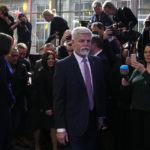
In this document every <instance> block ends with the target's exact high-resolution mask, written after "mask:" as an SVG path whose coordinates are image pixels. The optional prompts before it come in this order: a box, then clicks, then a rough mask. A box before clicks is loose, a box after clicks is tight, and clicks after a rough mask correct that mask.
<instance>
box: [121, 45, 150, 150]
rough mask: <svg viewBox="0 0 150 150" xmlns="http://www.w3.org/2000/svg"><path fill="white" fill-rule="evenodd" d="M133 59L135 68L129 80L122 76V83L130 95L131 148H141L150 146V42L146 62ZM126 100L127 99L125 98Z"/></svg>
mask: <svg viewBox="0 0 150 150" xmlns="http://www.w3.org/2000/svg"><path fill="white" fill-rule="evenodd" d="M130 59H131V66H132V67H133V68H135V70H134V72H133V73H132V75H131V77H130V79H129V81H127V80H126V79H125V78H122V85H123V87H124V92H126V96H128V97H129V96H130V101H131V102H130V122H129V124H128V125H129V126H128V129H130V130H129V132H130V133H129V134H130V138H129V147H128V149H129V150H133V149H136V150H141V149H145V150H146V149H147V148H148V147H150V143H149V135H150V128H149V126H150V120H149V118H150V102H149V99H150V92H149V91H150V44H149V43H148V44H146V45H145V49H144V62H145V63H144V64H141V63H139V62H138V61H137V60H136V59H133V58H132V57H131V58H130ZM124 100H126V99H124Z"/></svg>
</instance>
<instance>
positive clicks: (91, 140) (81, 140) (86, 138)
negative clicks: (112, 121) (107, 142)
mask: <svg viewBox="0 0 150 150" xmlns="http://www.w3.org/2000/svg"><path fill="white" fill-rule="evenodd" d="M69 150H97V123H96V118H95V114H94V112H90V115H89V124H88V127H87V130H86V132H85V133H84V134H83V135H82V136H72V135H70V136H69Z"/></svg>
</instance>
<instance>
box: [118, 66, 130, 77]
mask: <svg viewBox="0 0 150 150" xmlns="http://www.w3.org/2000/svg"><path fill="white" fill-rule="evenodd" d="M120 74H121V75H123V76H127V75H128V74H129V67H128V65H121V66H120Z"/></svg>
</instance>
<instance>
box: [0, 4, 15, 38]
mask: <svg viewBox="0 0 150 150" xmlns="http://www.w3.org/2000/svg"><path fill="white" fill-rule="evenodd" d="M8 12H9V9H8V8H7V6H5V5H0V32H2V33H6V34H8V35H10V36H13V31H12V30H11V29H10V27H11V26H12V25H13V24H14V18H13V17H12V16H11V15H10V14H9V13H8Z"/></svg>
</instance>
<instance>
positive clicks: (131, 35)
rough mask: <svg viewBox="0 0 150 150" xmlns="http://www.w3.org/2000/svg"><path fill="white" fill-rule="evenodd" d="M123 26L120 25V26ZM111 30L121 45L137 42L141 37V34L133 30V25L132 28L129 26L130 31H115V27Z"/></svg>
mask: <svg viewBox="0 0 150 150" xmlns="http://www.w3.org/2000/svg"><path fill="white" fill-rule="evenodd" d="M122 25H123V24H121V23H120V26H122ZM109 29H110V30H111V31H112V34H111V36H116V37H117V38H118V40H119V41H120V42H121V44H124V43H126V42H128V41H130V42H136V40H137V39H138V37H139V36H140V35H141V34H140V33H139V32H137V31H134V30H132V24H131V27H130V26H129V30H123V31H122V29H121V28H119V29H114V28H113V26H111V27H109Z"/></svg>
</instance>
